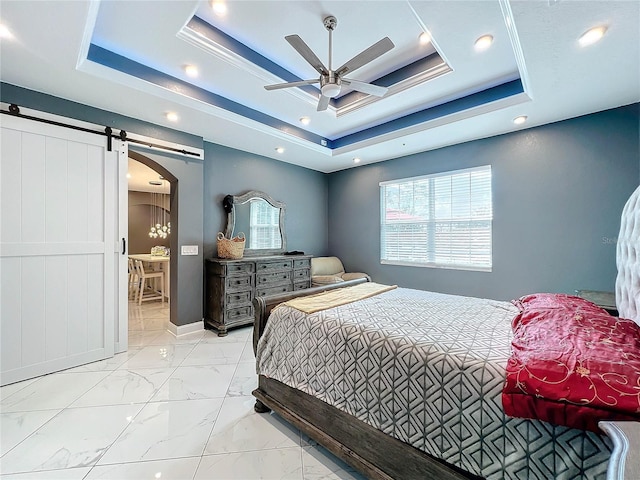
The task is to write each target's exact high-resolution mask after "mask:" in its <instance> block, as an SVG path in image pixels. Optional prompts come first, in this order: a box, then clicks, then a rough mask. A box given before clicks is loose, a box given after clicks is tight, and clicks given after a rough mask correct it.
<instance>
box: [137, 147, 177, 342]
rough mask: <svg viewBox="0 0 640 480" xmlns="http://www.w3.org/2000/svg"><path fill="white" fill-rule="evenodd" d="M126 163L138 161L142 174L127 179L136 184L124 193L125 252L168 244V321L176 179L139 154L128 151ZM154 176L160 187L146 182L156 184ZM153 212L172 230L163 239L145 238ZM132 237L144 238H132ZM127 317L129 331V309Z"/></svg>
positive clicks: (173, 282) (172, 308)
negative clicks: (126, 211) (126, 213)
mask: <svg viewBox="0 0 640 480" xmlns="http://www.w3.org/2000/svg"><path fill="white" fill-rule="evenodd" d="M129 162H130V164H132V163H133V164H135V163H136V162H137V163H139V164H142V166H143V167H145V168H142V169H139V172H141V173H140V175H141V176H144V178H137V179H135V180H136V181H135V182H134V181H133V179H129V184H130V185H132V184H134V183H135V184H137V185H138V186H137V187H135V186H134V187H130V188H129V191H128V192H127V193H128V200H129V202H128V203H129V217H130V218H129V238H128V241H127V243H128V245H129V249H128V251H129V254H130V255H132V254H138V253H146V254H149V253H150V250H151V247H153V246H168V248H169V250H170V252H171V254H170V259H169V266H170V268H169V272H170V279H169V281H168V284H169V295H168V296H169V299H170V301H169V304H168V305H169V308H168V310H169V315H168V317H167V318H166V321H167V322H170V321H171V320H172V319H173V318H175V315H176V305H177V302H176V300H177V292H178V288H177V287H178V285H177V280H178V275H177V271H178V269H177V256H178V254H179V253H178V225H179V216H178V179H177V178H176V177H175V176H174V175H173V174H172V173H171V172H170V171H169V170H167V169H166V168H165V167H164V166H162V165H161V164H159V163H157V162H156V161H154V160H152V159H151V158H149V157H146V156H145V155H143V154H141V153H138V152H135V151H131V150H130V151H129ZM158 179H160V180H161V181H160V183H161V186H157V185H149V181H153V182H155V183H158V182H157V181H158ZM145 183H146V185H147V188H140V185H141V184H142V185H144V184H145ZM131 188H134V189H135V190H131ZM166 190H168V192H166ZM154 192H155V193H154ZM154 195H155V196H154ZM165 195H168V201H167V200H166V199H165V198H164V196H165ZM150 213H151V216H150ZM154 214H155V215H159V218H164V219H165V220H166V223H169V224H170V229H171V232H172V233H169V234H168V235H167V237H166V238H165V239H163V238H162V237H155V238H149V235H148V234H149V231H150V225H151V224H152V222H151V217H152V216H153V215H154ZM132 217H133V218H132ZM155 218H158V217H155ZM136 219H137V220H136ZM132 220H133V223H132ZM155 221H156V220H154V222H155ZM134 236H137V237H145V238H133V237H134ZM132 248H133V250H132ZM134 250H135V251H134ZM138 250H140V252H138ZM171 300H173V301H171ZM149 303H151V302H149ZM154 303H155V302H154ZM136 312H137V311H134V312H133V313H134V314H135V313H136ZM138 313H139V312H138ZM165 314H166V312H165ZM129 320H130V327H129V329H130V330H131V329H132V328H135V323H134V324H133V325H132V320H134V321H136V319H135V318H132V315H131V312H130V315H129ZM137 320H139V319H137Z"/></svg>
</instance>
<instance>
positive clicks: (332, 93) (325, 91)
mask: <svg viewBox="0 0 640 480" xmlns="http://www.w3.org/2000/svg"><path fill="white" fill-rule="evenodd" d="M320 91H321V92H322V95H324V96H325V97H329V98H335V97H337V96H338V95H339V94H340V85H338V84H336V83H326V84H324V85H323V86H322V88H321V89H320Z"/></svg>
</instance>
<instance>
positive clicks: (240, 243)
mask: <svg viewBox="0 0 640 480" xmlns="http://www.w3.org/2000/svg"><path fill="white" fill-rule="evenodd" d="M244 243H245V237H244V233H242V232H240V233H239V234H238V235H237V236H235V237H233V238H227V237H225V236H224V234H223V233H222V232H218V258H230V259H233V260H238V259H239V258H242V255H243V254H244Z"/></svg>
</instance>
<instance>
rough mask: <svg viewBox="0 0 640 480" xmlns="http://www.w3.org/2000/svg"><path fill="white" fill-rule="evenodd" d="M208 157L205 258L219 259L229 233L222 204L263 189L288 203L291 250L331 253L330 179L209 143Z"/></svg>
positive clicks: (206, 164)
mask: <svg viewBox="0 0 640 480" xmlns="http://www.w3.org/2000/svg"><path fill="white" fill-rule="evenodd" d="M205 158H206V162H205V164H204V238H205V257H209V256H215V254H216V235H217V234H218V232H220V231H222V232H224V230H225V226H226V222H227V216H226V213H225V212H224V210H223V209H222V199H223V198H224V197H225V195H241V194H243V193H245V192H247V191H249V190H261V191H263V192H265V193H267V194H268V195H270V196H271V197H272V198H274V199H275V200H279V201H281V202H284V203H285V204H286V214H285V230H286V233H287V250H289V251H292V250H300V251H303V252H305V253H307V254H312V255H316V256H318V255H325V254H326V253H327V248H328V236H327V232H328V225H327V208H328V207H327V179H326V175H325V174H323V173H320V172H316V171H313V170H309V169H307V168H302V167H297V166H294V165H291V164H288V163H284V162H280V161H277V160H273V159H270V158H266V157H261V156H258V155H253V154H251V153H247V152H243V151H241V150H235V149H233V148H228V147H223V146H221V145H216V144H213V143H205Z"/></svg>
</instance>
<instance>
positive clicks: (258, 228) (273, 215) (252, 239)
mask: <svg viewBox="0 0 640 480" xmlns="http://www.w3.org/2000/svg"><path fill="white" fill-rule="evenodd" d="M250 216H251V218H250V220H249V222H250V223H249V229H250V231H249V248H251V249H268V248H273V246H274V245H280V209H278V208H273V207H272V206H271V205H269V204H268V203H267V202H265V201H262V202H251V210H250Z"/></svg>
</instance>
